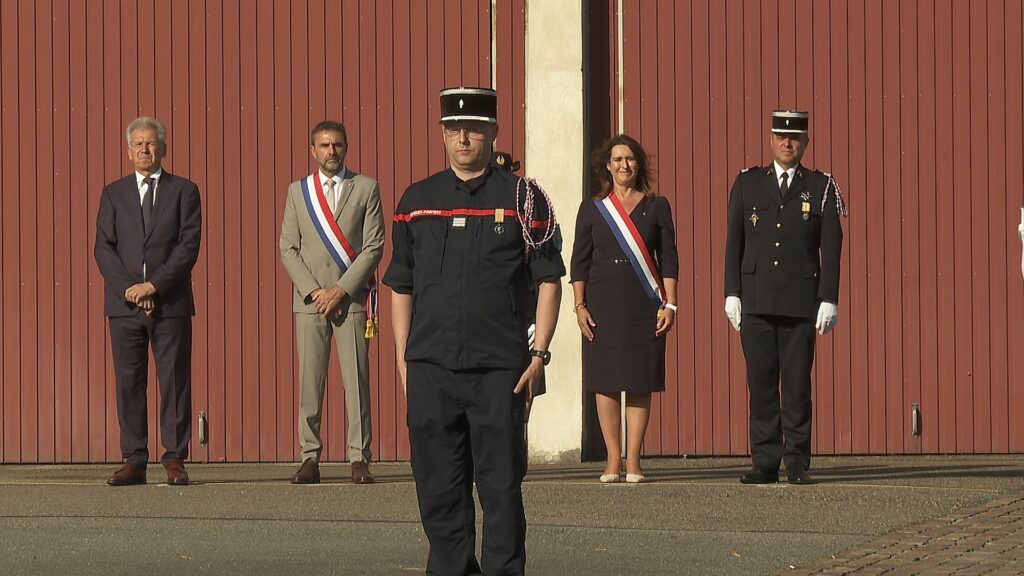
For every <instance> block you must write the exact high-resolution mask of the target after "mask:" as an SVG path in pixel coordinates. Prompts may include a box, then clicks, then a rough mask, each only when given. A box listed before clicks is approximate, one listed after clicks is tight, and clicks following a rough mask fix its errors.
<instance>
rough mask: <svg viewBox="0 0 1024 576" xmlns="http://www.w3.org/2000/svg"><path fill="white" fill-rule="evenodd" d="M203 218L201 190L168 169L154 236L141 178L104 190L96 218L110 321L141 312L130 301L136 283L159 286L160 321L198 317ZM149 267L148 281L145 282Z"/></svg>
mask: <svg viewBox="0 0 1024 576" xmlns="http://www.w3.org/2000/svg"><path fill="white" fill-rule="evenodd" d="M202 231H203V216H202V209H201V207H200V201H199V188H198V187H197V186H196V185H195V183H194V182H191V181H189V180H186V179H185V178H182V177H180V176H175V175H174V174H171V173H170V172H168V171H167V170H164V171H163V173H162V174H161V175H160V180H159V183H158V184H157V186H156V198H155V203H154V204H153V223H152V228H151V229H150V231H149V234H146V233H145V232H144V231H143V227H142V206H141V203H140V200H139V188H138V183H137V182H136V179H135V173H134V172H133V173H131V174H129V175H128V176H125V177H124V178H121V179H120V180H117V181H115V182H112V183H110V184H108V185H107V186H105V187H104V188H103V194H102V195H101V196H100V206H99V211H98V213H97V215H96V244H95V246H94V254H95V256H96V264H97V265H98V266H99V269H100V273H101V274H103V280H104V285H105V287H104V291H103V310H104V313H105V314H106V315H107V316H111V317H117V316H131V315H133V314H138V313H139V311H140V308H138V307H137V306H135V305H134V304H132V303H130V302H128V301H126V300H125V298H124V292H125V290H127V289H128V287H130V286H131V285H133V284H138V283H140V282H145V281H149V282H152V283H153V285H154V286H156V290H157V295H156V302H157V307H156V310H155V311H154V312H153V316H154V317H156V318H162V317H163V318H175V317H184V316H193V315H195V313H196V307H195V303H194V301H193V298H192V267H193V266H195V264H196V260H197V259H198V258H199V243H200V240H201V237H202ZM143 263H145V268H146V277H145V278H143V277H142V269H143Z"/></svg>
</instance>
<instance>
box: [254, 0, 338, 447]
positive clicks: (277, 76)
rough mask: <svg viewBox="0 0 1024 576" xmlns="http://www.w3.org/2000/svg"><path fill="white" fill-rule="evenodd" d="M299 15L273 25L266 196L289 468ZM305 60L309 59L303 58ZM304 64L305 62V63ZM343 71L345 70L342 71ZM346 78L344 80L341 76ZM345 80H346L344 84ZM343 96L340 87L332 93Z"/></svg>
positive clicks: (286, 10) (282, 433) (280, 428)
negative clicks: (286, 242) (284, 250)
mask: <svg viewBox="0 0 1024 576" xmlns="http://www.w3.org/2000/svg"><path fill="white" fill-rule="evenodd" d="M332 5H334V6H335V7H336V8H337V13H336V14H335V15H334V16H333V18H332V21H339V22H340V20H341V16H340V11H341V8H340V5H337V4H332ZM296 11H297V9H296V8H294V7H289V6H287V5H285V4H281V3H274V23H273V27H274V30H273V38H274V42H273V44H274V48H273V62H274V86H273V99H274V112H273V116H274V140H275V142H276V143H277V148H276V149H275V153H274V181H273V185H272V186H271V187H270V189H269V190H267V194H266V195H265V196H263V198H262V200H265V201H266V203H267V205H268V208H267V209H268V210H269V209H270V206H272V207H273V209H274V211H275V212H274V214H275V218H274V221H275V228H274V232H273V234H272V237H273V238H274V250H273V254H274V279H275V286H276V288H275V294H274V303H273V306H274V315H275V317H276V321H277V345H276V347H275V349H274V354H275V356H276V364H275V366H276V373H275V375H274V377H275V379H276V386H275V391H274V396H275V404H276V408H277V414H276V418H277V434H276V445H277V448H276V450H275V453H276V455H277V456H276V460H277V461H279V462H288V461H291V460H295V459H297V450H298V447H297V444H296V442H297V440H298V439H297V432H296V422H297V420H298V407H297V401H296V398H298V386H297V379H296V378H295V373H296V372H295V371H296V366H297V363H296V358H297V356H296V353H295V319H294V316H295V315H294V314H293V313H292V292H293V291H294V288H293V287H292V282H291V278H290V277H289V276H288V273H287V272H285V270H284V267H283V266H282V265H281V257H280V254H281V252H280V250H279V248H278V246H277V241H278V239H279V238H280V236H281V230H280V226H281V223H282V220H283V217H284V207H285V202H286V200H287V194H288V186H289V184H290V183H291V182H294V181H296V180H298V179H299V178H301V177H302V176H303V174H302V171H299V170H296V167H295V164H296V162H294V161H293V159H298V158H305V157H306V156H307V154H308V152H307V150H308V149H309V148H308V146H309V144H308V140H307V139H306V138H305V134H306V131H307V130H308V129H309V128H310V127H307V126H306V125H305V122H303V123H302V124H297V123H293V122H292V118H293V112H292V111H293V109H295V108H296V105H295V103H294V102H293V100H292V94H293V91H294V90H295V89H296V88H297V87H296V86H295V82H294V81H293V77H292V74H293V73H294V71H293V70H292V67H291V66H290V64H291V58H292V51H291V45H292V27H291V26H292V18H293V14H294V13H295V12H296ZM302 56H303V57H304V55H302ZM303 59H304V58H303ZM339 67H340V66H339ZM338 76H339V77H340V76H341V74H340V73H339V74H338ZM339 80H340V78H339ZM328 89H329V90H334V91H335V92H334V93H335V94H340V87H338V86H334V87H331V88H328ZM337 100H338V108H339V110H338V111H337V117H338V118H341V112H340V107H341V98H340V97H339V98H338V99H337Z"/></svg>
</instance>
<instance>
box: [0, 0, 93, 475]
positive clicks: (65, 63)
mask: <svg viewBox="0 0 1024 576" xmlns="http://www.w3.org/2000/svg"><path fill="white" fill-rule="evenodd" d="M68 4H69V2H68V0H55V2H54V3H53V126H54V136H55V137H62V138H65V139H67V140H69V141H76V140H77V139H78V137H79V136H80V135H79V134H78V133H77V132H76V131H75V130H74V129H73V127H72V125H71V106H72V100H71V88H70V78H71V64H70V63H71V46H70V37H71V34H70V20H69V7H68ZM0 130H2V127H0ZM0 154H2V151H0ZM78 155H80V154H76V156H78ZM75 168H76V166H74V165H73V163H72V162H71V160H70V158H69V159H68V162H67V163H66V164H65V165H64V166H62V167H60V168H58V169H57V170H55V171H54V182H58V181H59V182H63V190H64V193H63V194H55V195H54V205H53V221H54V239H53V252H54V257H53V271H54V292H55V297H54V300H53V305H54V317H55V318H59V319H61V328H60V329H57V330H55V340H56V342H55V350H54V351H55V361H54V383H55V393H54V431H53V436H54V452H53V459H52V461H53V462H71V461H72V456H71V439H72V437H73V436H72V426H73V424H72V409H73V406H74V403H73V400H72V391H73V389H74V387H73V386H72V383H73V382H75V381H76V380H78V378H79V376H78V374H80V373H76V372H74V371H73V369H72V363H73V361H74V350H73V346H74V345H75V344H77V342H76V341H75V339H74V336H72V333H73V331H74V329H75V326H74V320H73V318H72V309H73V308H72V301H73V299H74V297H75V296H74V287H73V285H72V278H73V276H72V272H71V269H72V264H71V249H72V247H73V246H74V244H73V243H72V233H73V229H72V227H73V224H72V214H75V215H76V218H75V220H81V217H80V214H81V212H78V213H75V212H72V211H71V205H72V203H73V202H74V200H73V198H74V197H75V196H76V195H80V192H81V186H80V185H79V184H78V183H76V182H75V181H74V179H75V178H76V176H77V172H76V171H75ZM2 181H3V178H2V177H0V182H2ZM54 188H56V184H54ZM0 266H2V264H0ZM2 373H3V370H2V369H0V374H2ZM75 383H77V382H75ZM0 397H2V394H0ZM2 418H3V411H2V410H0V419H2ZM0 435H2V425H0ZM2 447H3V442H2V440H0V450H2V449H3V448H2ZM0 460H3V458H2V457H0Z"/></svg>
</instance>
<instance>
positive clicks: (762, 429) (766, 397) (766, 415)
mask: <svg viewBox="0 0 1024 576" xmlns="http://www.w3.org/2000/svg"><path fill="white" fill-rule="evenodd" d="M740 340H741V341H742V343H743V356H744V357H745V358H746V360H747V387H748V388H749V389H750V453H751V457H752V459H753V463H754V466H756V467H758V468H768V469H771V470H778V469H779V462H780V461H784V462H785V464H786V466H787V467H788V466H793V465H800V466H802V467H804V468H805V469H807V468H810V464H811V367H812V366H813V365H814V321H813V320H809V319H806V318H793V317H786V316H772V315H761V314H744V315H743V318H742V321H741V322H740ZM780 376H781V380H782V386H781V388H782V398H781V402H780V398H779V388H780V387H779V379H780Z"/></svg>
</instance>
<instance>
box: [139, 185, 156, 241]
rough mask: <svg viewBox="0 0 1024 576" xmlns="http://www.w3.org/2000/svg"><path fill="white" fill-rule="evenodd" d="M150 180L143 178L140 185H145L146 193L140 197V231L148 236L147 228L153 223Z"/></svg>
mask: <svg viewBox="0 0 1024 576" xmlns="http://www.w3.org/2000/svg"><path fill="white" fill-rule="evenodd" d="M154 182H155V180H154V179H152V178H143V179H142V183H143V184H145V185H146V192H145V193H144V194H143V195H142V230H143V232H145V233H146V235H147V236H148V235H149V226H150V224H151V223H152V222H153V183H154Z"/></svg>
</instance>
